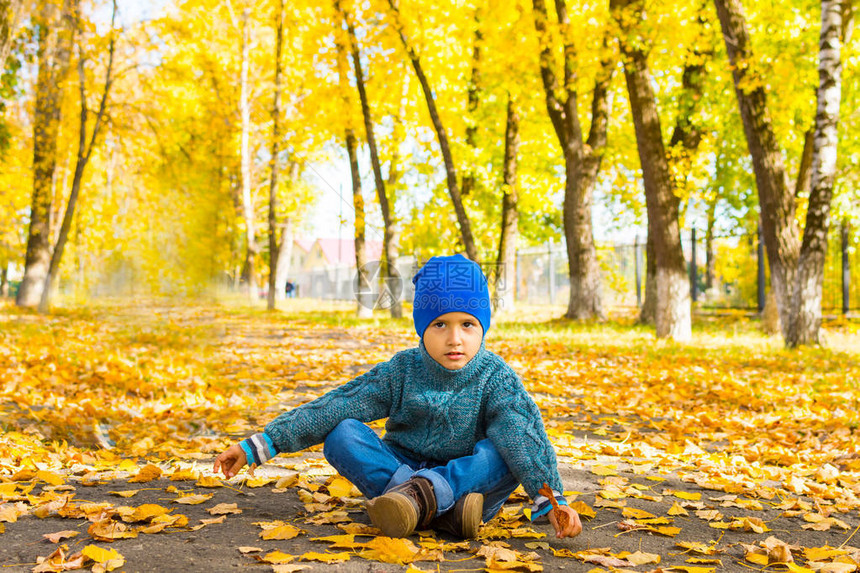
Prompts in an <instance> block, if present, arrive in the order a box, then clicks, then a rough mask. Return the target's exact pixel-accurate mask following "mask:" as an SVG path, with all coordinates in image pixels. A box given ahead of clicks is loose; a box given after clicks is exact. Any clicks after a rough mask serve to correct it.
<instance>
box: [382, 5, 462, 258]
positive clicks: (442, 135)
mask: <svg viewBox="0 0 860 573" xmlns="http://www.w3.org/2000/svg"><path fill="white" fill-rule="evenodd" d="M388 4H389V6H390V8H391V11H392V12H393V14H394V16H395V27H396V28H397V32H398V33H399V34H400V40H401V42H402V43H403V48H404V49H405V50H406V53H407V55H408V56H409V60H410V61H411V62H412V67H413V69H414V70H415V75H416V76H417V77H418V83H420V84H421V90H422V91H423V92H424V100H425V101H426V102H427V111H428V112H429V113H430V120H431V121H432V122H433V129H434V130H435V131H436V137H437V138H438V139H439V147H440V149H441V151H442V160H443V161H444V163H445V181H446V183H447V185H448V194H449V195H450V196H451V203H453V205H454V212H455V213H456V215H457V223H458V224H459V226H460V237H461V239H462V241H463V248H465V250H466V256H467V257H469V258H470V259H471V260H473V261H477V260H478V247H477V246H476V245H475V238H474V236H473V235H472V225H471V223H470V221H469V216H468V215H467V213H466V208H465V207H464V206H463V198H462V196H461V194H460V187H459V183H458V182H457V168H456V166H455V165H454V158H453V156H452V155H451V147H450V145H449V144H448V134H447V133H446V131H445V126H444V125H442V119H441V118H440V117H439V111H438V110H437V109H436V99H435V97H434V96H433V90H432V89H431V88H430V82H429V81H428V80H427V76H426V75H425V74H424V68H423V67H422V66H421V59H420V58H419V57H418V54H417V53H416V52H415V49H414V48H413V47H412V45H411V44H410V43H409V40H408V39H407V37H406V34H405V32H404V31H403V25H402V23H401V21H400V12H399V10H398V9H397V5H396V4H395V3H394V0H388Z"/></svg>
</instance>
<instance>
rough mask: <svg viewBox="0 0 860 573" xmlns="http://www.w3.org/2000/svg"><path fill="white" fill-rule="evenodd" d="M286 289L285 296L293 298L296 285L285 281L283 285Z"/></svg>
mask: <svg viewBox="0 0 860 573" xmlns="http://www.w3.org/2000/svg"><path fill="white" fill-rule="evenodd" d="M284 290H285V291H286V295H287V298H293V297H294V296H295V295H296V285H294V284H293V283H292V281H287V285H286V286H285V287H284Z"/></svg>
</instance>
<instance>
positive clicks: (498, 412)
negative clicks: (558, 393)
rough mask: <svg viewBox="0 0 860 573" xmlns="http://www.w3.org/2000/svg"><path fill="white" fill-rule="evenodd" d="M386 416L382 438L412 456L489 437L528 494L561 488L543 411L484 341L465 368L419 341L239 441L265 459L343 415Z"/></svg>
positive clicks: (428, 456)
mask: <svg viewBox="0 0 860 573" xmlns="http://www.w3.org/2000/svg"><path fill="white" fill-rule="evenodd" d="M386 417H387V418H388V421H387V422H386V424H385V429H386V432H385V436H384V437H383V440H385V441H386V442H389V443H391V444H394V445H396V446H397V447H399V448H402V449H403V450H405V451H406V453H407V454H409V455H410V456H412V457H414V458H416V459H423V460H428V461H438V462H446V461H448V460H451V459H454V458H458V457H463V456H468V455H470V454H471V453H472V451H473V449H474V447H475V444H476V443H477V442H478V441H479V440H482V439H484V438H487V437H488V438H490V439H491V440H492V442H493V445H495V447H496V449H497V450H498V451H499V453H500V454H501V455H502V458H503V459H504V460H505V462H506V463H507V465H508V468H510V470H511V473H512V474H513V475H514V477H515V478H517V479H518V480H519V481H520V482H521V483H522V484H523V487H524V488H525V490H526V493H528V494H529V496H531V497H532V499H535V500H537V499H538V498H541V501H545V498H542V496H539V494H538V488H540V487H541V485H543V483H547V484H549V486H550V488H552V489H553V490H555V492H561V491H563V487H562V483H561V478H560V477H559V474H558V468H557V467H556V457H555V450H554V449H553V446H552V444H551V443H550V441H549V439H548V438H547V435H546V431H545V430H544V426H543V420H542V419H541V414H540V410H538V407H537V406H536V405H535V403H534V401H533V400H532V399H531V397H530V396H529V395H528V393H527V392H526V390H525V388H524V387H523V384H522V382H521V381H520V379H519V377H518V376H517V374H516V373H515V372H514V371H513V370H512V369H511V367H510V366H508V365H507V364H505V362H504V360H502V359H501V358H500V357H499V356H497V355H495V354H493V353H492V352H490V351H489V350H486V349H485V348H484V345H483V343H481V348H480V350H479V351H478V353H477V354H476V355H475V356H474V357H473V358H472V360H470V361H469V363H468V364H466V365H465V366H464V367H463V368H461V369H459V370H449V369H447V368H445V367H444V366H442V365H441V364H439V363H438V362H436V361H435V360H433V358H432V357H431V356H430V355H429V354H428V353H427V351H426V349H425V348H424V344H423V342H422V343H421V344H420V345H419V346H418V348H411V349H409V350H404V351H402V352H399V353H397V354H396V355H395V356H394V357H393V358H392V359H391V360H389V361H388V362H383V363H381V364H378V365H377V366H375V367H374V368H373V369H371V370H370V371H369V372H367V373H365V374H362V375H361V376H359V377H357V378H355V379H353V380H351V381H349V382H347V383H346V384H344V385H343V386H340V387H338V388H335V389H334V390H332V391H330V392H328V393H326V394H325V395H323V396H321V397H319V398H317V399H316V400H313V401H312V402H308V403H307V404H303V405H302V406H299V407H298V408H295V409H293V410H290V411H289V412H285V413H283V414H281V415H280V416H278V417H277V418H275V419H274V420H272V422H270V423H269V424H268V425H267V426H266V428H265V431H264V432H263V433H262V434H257V435H255V436H252V437H251V438H249V439H248V440H245V441H244V442H243V443H242V446H243V449H244V450H245V453H246V456H247V458H248V463H249V464H252V463H262V462H265V461H266V460H267V459H269V458H270V457H272V456H273V455H275V454H276V453H279V452H295V451H298V450H302V449H304V448H307V447H310V446H313V445H315V444H319V443H322V442H323V441H324V440H325V438H326V436H327V435H328V433H329V432H331V431H332V430H333V429H334V427H335V426H337V425H338V424H339V423H340V422H341V421H343V420H345V419H347V418H354V419H357V420H359V421H361V422H371V421H373V420H378V419H381V418H386Z"/></svg>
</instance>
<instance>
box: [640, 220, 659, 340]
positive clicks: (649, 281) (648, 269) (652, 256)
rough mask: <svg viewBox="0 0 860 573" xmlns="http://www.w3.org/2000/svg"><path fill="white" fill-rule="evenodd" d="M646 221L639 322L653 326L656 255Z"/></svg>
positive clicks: (655, 296) (654, 315)
mask: <svg viewBox="0 0 860 573" xmlns="http://www.w3.org/2000/svg"><path fill="white" fill-rule="evenodd" d="M651 227H652V225H651V219H650V217H649V219H648V236H647V238H646V239H645V300H643V301H642V308H640V309H639V322H640V323H642V324H654V321H655V319H656V317H657V254H656V253H655V251H654V231H652V230H651Z"/></svg>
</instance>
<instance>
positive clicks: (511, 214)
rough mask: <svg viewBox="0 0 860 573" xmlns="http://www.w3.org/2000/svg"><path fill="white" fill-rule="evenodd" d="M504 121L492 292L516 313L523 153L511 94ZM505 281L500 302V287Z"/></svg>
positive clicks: (516, 110)
mask: <svg viewBox="0 0 860 573" xmlns="http://www.w3.org/2000/svg"><path fill="white" fill-rule="evenodd" d="M505 115H506V117H505V157H504V161H503V163H502V221H501V230H500V232H499V252H498V256H497V257H496V269H495V276H494V277H493V292H494V293H495V296H496V297H497V300H499V303H500V304H501V308H502V309H504V310H513V309H514V292H515V291H514V288H513V285H511V284H510V283H511V282H512V281H514V280H515V279H516V276H515V271H514V269H515V266H516V259H517V239H518V237H519V225H518V223H519V209H518V202H519V193H518V190H517V158H518V154H519V149H520V115H519V111H518V109H517V103H516V101H515V100H514V97H513V96H511V95H510V94H508V106H507V111H506V114H505ZM502 280H504V281H505V283H506V284H505V285H504V286H505V288H504V289H503V295H502V297H501V298H499V297H500V294H502V293H501V292H500V291H501V290H502V289H500V284H501V281H502Z"/></svg>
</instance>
